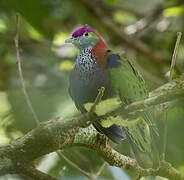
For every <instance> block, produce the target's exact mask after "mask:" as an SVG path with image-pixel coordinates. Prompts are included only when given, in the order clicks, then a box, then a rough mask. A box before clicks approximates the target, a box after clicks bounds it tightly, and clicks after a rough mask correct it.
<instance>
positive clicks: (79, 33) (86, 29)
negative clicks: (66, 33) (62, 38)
mask: <svg viewBox="0 0 184 180" xmlns="http://www.w3.org/2000/svg"><path fill="white" fill-rule="evenodd" d="M85 32H94V30H92V29H91V27H90V26H88V25H87V24H85V25H84V26H83V27H81V28H78V29H77V30H76V31H74V32H73V34H72V37H78V36H82V35H83V34H84V33H85Z"/></svg>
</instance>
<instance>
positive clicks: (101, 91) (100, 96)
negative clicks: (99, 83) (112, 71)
mask: <svg viewBox="0 0 184 180" xmlns="http://www.w3.org/2000/svg"><path fill="white" fill-rule="evenodd" d="M104 91H105V88H104V87H101V88H100V89H99V92H98V95H97V97H96V99H95V102H94V104H93V106H92V107H91V109H90V113H91V112H94V111H95V108H96V106H97V105H98V104H99V102H100V101H101V99H102V97H103V95H104Z"/></svg>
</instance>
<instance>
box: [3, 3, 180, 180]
mask: <svg viewBox="0 0 184 180" xmlns="http://www.w3.org/2000/svg"><path fill="white" fill-rule="evenodd" d="M89 1H90V0H89ZM86 2H88V0H70V1H68V0H52V1H50V0H32V1H25V0H16V1H13V0H1V2H0V144H5V143H8V142H9V141H10V140H11V139H13V138H17V137H18V136H21V135H22V134H24V133H26V132H28V131H29V130H31V129H32V128H33V127H35V126H36V124H35V122H34V119H33V116H32V114H31V112H30V109H29V108H28V106H27V104H26V101H25V97H24V95H23V92H22V87H21V83H20V78H19V75H18V69H17V58H16V51H15V45H14V41H13V39H14V36H15V31H16V24H15V13H16V12H18V13H20V16H21V19H20V21H21V22H20V33H19V34H20V51H21V60H22V69H23V75H24V79H25V84H26V89H27V91H28V94H29V96H30V98H31V103H32V105H33V107H34V109H35V112H36V114H37V115H38V118H39V120H40V121H47V120H49V119H51V118H53V117H55V116H58V115H59V116H62V117H63V118H66V117H71V116H75V115H77V113H78V114H79V112H77V110H76V108H75V106H74V104H73V102H72V100H71V99H70V97H69V95H68V92H67V89H68V77H69V73H70V71H71V69H72V67H73V66H74V60H75V56H76V54H77V50H76V49H75V48H73V47H72V46H70V45H65V44H64V40H65V38H67V37H68V36H69V35H70V34H71V32H72V31H73V30H74V29H75V28H76V27H78V26H80V25H83V24H89V25H90V26H92V27H93V28H94V29H96V30H97V31H98V32H99V33H100V34H101V35H102V36H103V38H104V39H105V40H106V42H107V43H108V44H109V45H110V46H111V47H112V48H113V49H115V50H117V51H124V52H125V56H127V57H128V58H129V59H131V60H133V61H136V65H137V67H138V69H139V70H140V71H141V72H142V74H143V76H144V77H145V79H146V81H147V83H148V86H149V88H150V90H151V89H154V88H156V87H158V86H159V85H162V84H163V83H165V82H167V81H168V79H167V78H166V76H165V74H166V73H167V72H168V70H169V67H170V60H171V56H172V52H173V49H174V45H175V40H176V32H177V31H181V32H183V33H184V21H183V18H184V4H183V1H182V0H155V1H152V0H139V1H136V0H129V1H124V0H94V1H93V3H92V5H89V4H88V3H86ZM91 6H94V7H93V8H92V7H91ZM95 10H97V11H99V10H100V12H101V13H102V16H101V17H99V16H97V14H96V12H95ZM104 19H105V20H107V21H112V22H113V23H114V26H113V27H114V28H116V30H117V31H119V32H121V31H123V32H124V33H125V35H126V36H127V37H128V38H129V37H131V38H133V39H134V41H131V42H130V44H128V43H127V42H124V41H122V40H121V39H120V38H118V35H117V34H115V33H113V32H112V31H111V29H110V28H108V26H106V25H105V24H104ZM138 40H140V41H142V42H144V43H145V44H146V45H147V46H149V47H151V49H152V52H151V53H153V54H154V53H155V51H159V52H160V53H163V54H167V57H166V58H163V59H162V60H160V61H158V60H157V59H153V58H150V57H149V55H146V54H144V52H141V51H140V50H138V49H135V48H133V47H134V46H132V45H131V43H136V42H137V41H138ZM183 43H184V38H183V39H182V41H181V44H180V48H179V52H178V60H177V65H176V68H175V77H178V76H179V75H180V74H182V73H183V72H184V46H183ZM168 57H169V58H168ZM183 107H184V103H183V102H181V103H180V104H177V105H176V107H175V108H174V109H171V110H169V111H168V141H167V153H166V159H168V160H169V161H170V162H171V163H173V165H174V166H175V167H177V168H178V169H179V170H181V171H184V141H183V139H184V133H183V127H184V121H183V118H184V109H183ZM117 148H118V150H119V151H120V152H122V153H124V154H131V153H130V150H129V146H128V144H127V142H126V141H124V142H123V143H122V144H121V145H120V146H118V147H117ZM64 154H65V155H66V156H67V157H69V158H70V159H72V160H73V162H75V163H76V164H78V165H79V166H80V167H81V168H83V169H85V170H86V171H89V172H97V171H98V168H99V167H100V165H101V164H102V162H103V161H102V159H101V158H99V156H98V155H97V154H95V153H94V152H92V151H90V150H87V149H84V148H71V149H67V150H65V151H64ZM43 158H47V157H43ZM42 161H43V159H39V160H38V162H37V163H38V164H40V163H41V162H42ZM40 169H43V167H40ZM46 172H48V173H50V174H52V175H54V176H57V177H61V176H62V177H63V178H62V179H67V178H68V179H77V177H78V178H79V179H82V175H81V173H80V172H79V171H77V170H76V169H74V168H73V167H71V166H70V165H68V163H67V162H65V161H63V160H61V161H60V160H59V158H56V159H54V163H53V164H52V165H51V166H50V167H49V168H47V170H46ZM114 172H115V171H114ZM122 173H123V171H122ZM101 177H102V178H103V179H106V180H108V179H116V178H115V176H113V173H112V171H111V170H110V168H109V167H108V166H106V168H105V170H104V171H103V173H102V175H101ZM122 177H123V175H122ZM102 178H101V179H102ZM84 179H85V178H84ZM124 179H126V178H124Z"/></svg>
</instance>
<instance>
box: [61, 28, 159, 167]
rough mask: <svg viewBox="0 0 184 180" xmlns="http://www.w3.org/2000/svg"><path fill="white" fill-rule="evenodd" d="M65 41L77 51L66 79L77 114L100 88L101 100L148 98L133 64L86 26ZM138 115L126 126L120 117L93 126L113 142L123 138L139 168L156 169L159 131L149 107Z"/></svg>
mask: <svg viewBox="0 0 184 180" xmlns="http://www.w3.org/2000/svg"><path fill="white" fill-rule="evenodd" d="M65 43H72V44H73V45H74V46H75V47H76V48H77V49H78V50H79V52H78V55H77V57H76V62H75V66H74V68H73V70H72V72H71V74H70V78H69V81H70V83H69V84H70V85H69V94H70V96H71V98H72V100H73V101H74V103H75V106H76V108H77V109H78V110H79V111H80V112H81V113H86V112H88V110H87V109H86V107H85V104H87V103H90V102H91V103H93V102H94V101H95V99H96V97H97V95H98V92H99V91H98V90H99V88H101V87H104V88H105V91H104V95H103V97H102V100H107V99H110V98H112V97H118V98H119V99H120V101H121V103H122V104H123V105H129V104H131V103H132V102H135V101H138V100H142V99H146V98H147V97H148V90H147V85H146V83H145V81H144V79H143V77H142V75H141V74H140V73H139V72H138V70H137V69H136V68H135V66H134V65H133V63H132V62H130V61H129V60H128V59H127V58H125V57H124V55H123V54H122V53H119V52H115V51H113V50H112V49H111V48H109V46H108V45H107V44H106V43H105V41H104V40H103V38H102V37H101V36H100V34H99V33H98V32H97V31H95V30H93V29H92V28H91V27H90V26H89V25H87V24H86V25H84V26H82V27H79V28H77V29H76V30H75V31H74V32H73V33H72V36H71V37H70V38H68V39H66V40H65ZM139 114H140V116H139V117H138V118H136V120H135V121H132V122H133V123H130V124H128V123H127V125H126V126H124V125H122V124H125V123H123V122H124V121H123V119H122V121H121V122H122V124H121V122H118V123H116V122H114V121H113V124H111V125H109V126H108V127H105V126H103V125H102V123H101V122H94V123H93V125H94V127H95V128H96V129H97V130H98V131H99V132H101V133H103V134H105V135H106V136H107V137H108V138H109V139H111V140H112V141H113V142H115V143H117V144H119V143H121V141H122V140H124V139H126V138H127V139H128V142H129V144H130V146H131V148H132V150H133V153H134V156H135V158H136V160H137V162H138V164H139V165H140V166H141V167H143V168H156V167H158V166H159V150H158V147H157V140H158V139H159V133H158V129H157V127H156V125H155V122H154V117H153V113H152V109H151V108H147V109H146V110H145V111H143V112H140V113H139Z"/></svg>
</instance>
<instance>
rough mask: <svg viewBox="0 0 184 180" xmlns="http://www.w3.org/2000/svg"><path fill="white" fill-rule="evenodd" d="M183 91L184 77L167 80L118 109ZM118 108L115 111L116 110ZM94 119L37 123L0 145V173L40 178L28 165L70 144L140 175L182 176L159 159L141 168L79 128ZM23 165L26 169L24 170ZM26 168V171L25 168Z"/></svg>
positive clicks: (138, 106)
mask: <svg viewBox="0 0 184 180" xmlns="http://www.w3.org/2000/svg"><path fill="white" fill-rule="evenodd" d="M183 90H184V76H181V77H180V78H179V79H176V80H174V81H171V82H169V83H167V84H165V85H163V86H161V87H160V88H158V89H156V90H155V91H153V92H151V93H150V97H149V98H148V99H145V100H144V101H139V102H135V103H132V104H130V105H129V106H127V107H125V108H122V107H121V108H120V109H121V111H126V112H130V111H137V110H140V109H144V108H145V107H148V106H152V105H159V104H162V103H165V102H168V103H170V102H172V101H173V100H175V99H177V97H178V98H180V99H181V96H182V95H183V94H184V93H183V92H184V91H183ZM163 108H164V107H163ZM120 109H118V110H115V111H118V112H120ZM94 118H100V117H93V116H87V117H86V116H79V117H75V118H71V119H60V118H57V119H53V120H50V121H48V122H44V123H41V124H40V126H39V127H37V128H35V129H33V130H32V131H30V132H28V133H27V134H25V135H24V136H23V137H21V138H18V139H16V140H14V141H12V142H11V143H10V144H7V145H5V146H2V147H0V159H1V164H0V175H3V174H7V173H18V174H19V173H21V172H29V173H30V174H29V176H32V177H33V174H37V179H38V180H39V178H38V177H40V179H41V177H42V176H45V174H44V173H43V174H42V172H40V171H38V170H36V169H35V168H34V166H32V165H31V164H32V163H33V162H34V160H35V159H37V158H39V157H41V156H43V155H45V154H48V153H50V152H54V151H57V150H58V149H63V148H68V147H72V146H85V147H88V148H90V149H93V150H94V151H96V152H98V153H99V155H100V156H102V157H103V158H104V160H105V161H106V162H108V163H109V164H110V165H113V166H117V167H120V168H125V169H130V170H131V171H134V172H137V173H139V174H140V175H142V176H148V175H159V176H163V177H167V178H169V179H173V177H174V179H178V180H180V179H181V180H182V179H184V174H182V173H180V172H179V171H177V170H176V169H175V168H173V167H172V166H171V165H170V164H169V163H167V162H163V163H162V164H161V166H160V168H159V169H157V170H152V169H146V170H145V169H142V168H140V167H139V166H138V164H137V162H136V160H135V159H132V158H130V157H127V156H124V155H122V154H120V153H118V152H117V151H115V150H114V149H113V148H112V147H111V146H110V145H109V144H108V143H107V142H106V137H104V135H101V134H99V133H98V132H97V131H96V130H95V129H94V128H93V126H92V125H90V126H88V127H87V128H81V127H83V125H84V124H86V122H88V121H91V120H94ZM97 120H99V119H97ZM104 142H105V143H104ZM6 162H8V163H6ZM18 164H19V165H20V164H25V165H26V166H19V165H18ZM25 168H27V170H26V169H25ZM29 168H30V171H28V169H29ZM25 174H26V173H25ZM38 174H39V175H40V176H39V175H38ZM27 175H28V174H27ZM48 176H49V175H48ZM35 177H36V175H35ZM42 179H43V178H42Z"/></svg>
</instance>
